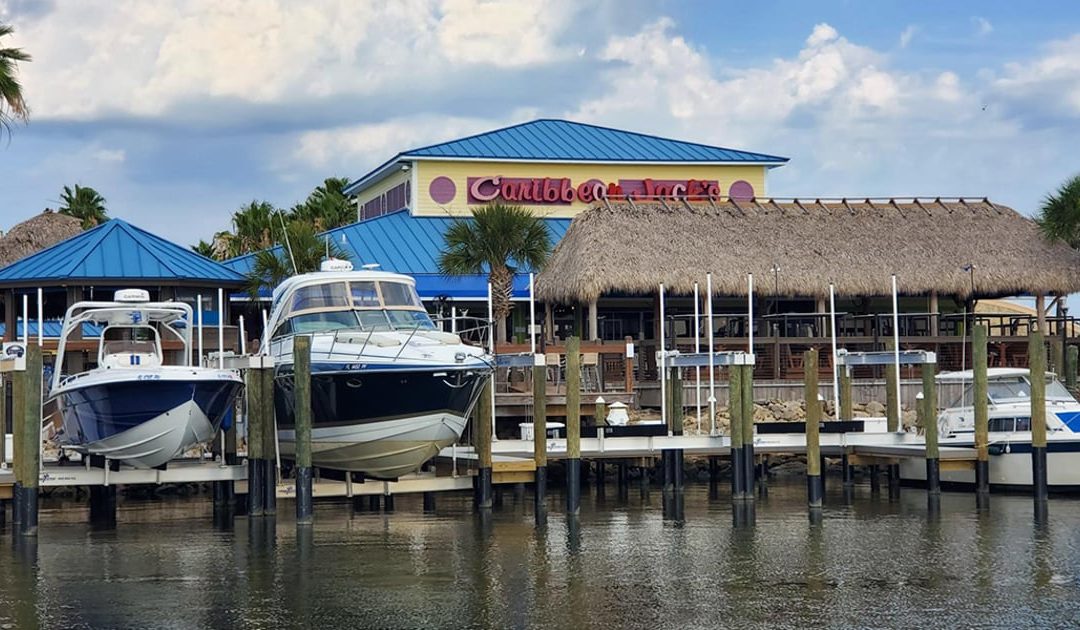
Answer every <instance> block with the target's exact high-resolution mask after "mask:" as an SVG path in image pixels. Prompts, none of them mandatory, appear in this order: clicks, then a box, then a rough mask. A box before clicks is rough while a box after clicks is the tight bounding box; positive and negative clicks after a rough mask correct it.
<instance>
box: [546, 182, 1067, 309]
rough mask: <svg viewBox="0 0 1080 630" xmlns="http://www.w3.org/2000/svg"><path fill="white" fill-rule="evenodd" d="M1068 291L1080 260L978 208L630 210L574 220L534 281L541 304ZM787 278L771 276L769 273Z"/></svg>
mask: <svg viewBox="0 0 1080 630" xmlns="http://www.w3.org/2000/svg"><path fill="white" fill-rule="evenodd" d="M968 264H974V265H975V272H974V279H975V294H976V295H978V296H987V297H991V296H1003V295H1017V294H1021V293H1071V292H1074V291H1078V290H1080V274H1078V273H1077V270H1078V269H1080V252H1077V251H1076V250H1073V249H1071V248H1070V247H1068V246H1066V245H1064V244H1061V243H1051V242H1048V241H1047V240H1046V239H1044V238H1043V236H1042V235H1041V234H1040V233H1039V230H1038V228H1037V226H1036V225H1035V222H1034V221H1032V220H1031V219H1030V218H1028V217H1025V216H1023V215H1021V214H1019V213H1018V212H1016V211H1015V210H1013V209H1011V208H1008V207H1005V206H1000V205H997V204H994V203H992V202H990V201H989V200H986V199H980V200H963V199H959V200H958V199H953V200H940V199H934V200H923V199H910V198H908V199H905V200H902V201H901V200H896V199H885V200H868V199H863V200H830V201H824V200H813V201H809V200H786V201H779V200H772V199H768V200H762V199H756V200H751V201H732V200H728V201H724V202H712V203H710V202H694V203H687V202H684V201H670V200H668V201H650V202H641V201H637V202H634V201H632V200H631V201H624V202H620V203H617V204H616V203H606V204H603V205H596V206H594V207H592V208H590V209H588V210H586V211H585V212H583V213H581V214H580V215H578V216H577V217H575V218H574V221H573V223H571V225H570V228H569V229H568V230H567V232H566V236H565V237H563V239H562V241H560V242H559V244H558V246H557V247H556V248H555V251H554V252H553V253H552V256H551V259H550V260H549V261H548V264H547V266H546V267H545V269H544V271H543V273H541V274H540V276H539V278H538V281H537V287H538V288H537V294H538V296H539V297H540V298H541V299H545V300H553V301H557V302H578V301H589V300H592V299H595V298H597V297H599V296H600V295H603V294H611V293H629V294H652V293H655V292H656V291H657V289H658V287H659V285H660V283H663V284H664V285H665V287H666V288H667V289H668V290H669V291H671V292H673V293H683V294H687V293H692V292H693V286H694V282H699V283H701V287H702V290H704V283H705V274H706V272H710V271H711V272H712V274H713V290H714V292H715V293H716V294H717V295H745V294H746V284H747V278H746V274H747V273H753V274H754V276H755V278H756V279H757V281H758V287H759V290H765V288H766V287H767V290H768V291H769V292H770V293H771V292H772V291H773V290H774V287H773V285H774V282H775V283H776V285H777V290H778V291H779V293H780V294H782V295H791V296H807V297H822V296H826V295H828V290H829V289H828V285H829V282H833V283H835V285H836V290H837V293H838V294H840V295H847V296H873V295H888V294H889V293H890V289H891V283H890V275H891V274H894V273H895V274H896V275H897V280H898V284H899V287H900V291H901V292H902V293H906V294H927V293H930V292H932V291H937V292H938V293H939V294H942V295H956V296H959V297H962V298H963V297H967V296H969V295H970V294H971V293H972V291H971V276H970V275H969V273H968V272H967V271H965V270H964V269H963V268H964V267H965V266H966V265H968ZM774 265H776V266H778V267H779V268H780V271H779V272H778V273H777V274H776V275H775V277H774V274H773V271H772V268H773V266H774Z"/></svg>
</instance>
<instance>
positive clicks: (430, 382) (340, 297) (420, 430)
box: [260, 259, 493, 479]
mask: <svg viewBox="0 0 1080 630" xmlns="http://www.w3.org/2000/svg"><path fill="white" fill-rule="evenodd" d="M297 335H308V336H310V337H311V405H312V430H311V451H312V463H313V465H314V466H317V467H322V468H330V469H336V470H344V471H354V472H361V473H364V474H365V475H367V476H369V477H374V478H379V479H396V478H398V477H400V476H402V475H404V474H407V473H410V472H413V471H416V470H417V469H419V468H420V466H422V465H423V464H424V463H425V462H427V461H428V460H429V459H431V458H432V457H434V456H435V455H436V454H437V453H438V452H439V451H440V450H441V449H443V448H445V447H446V446H449V445H451V444H453V443H454V442H456V441H457V440H458V439H459V438H460V437H461V434H462V432H463V431H464V429H465V425H466V423H467V421H468V418H469V414H470V412H471V410H472V408H473V406H474V405H475V404H476V401H477V399H478V398H479V396H480V392H481V390H482V386H483V384H484V382H485V380H486V379H487V378H488V377H489V376H490V374H491V372H492V369H493V360H492V357H491V356H490V355H489V354H488V353H487V352H485V351H484V349H483V348H480V347H477V346H472V345H468V344H465V343H463V342H462V340H461V338H460V337H459V336H458V335H457V334H454V333H449V332H444V331H441V330H439V329H438V328H437V327H436V325H435V323H434V322H433V321H432V319H431V317H430V316H429V315H428V313H427V311H426V310H425V309H424V306H423V304H422V303H421V301H420V298H419V296H418V295H417V292H416V282H415V280H414V279H413V278H411V277H409V276H406V275H402V274H397V273H389V272H385V271H379V270H376V269H360V270H354V269H353V267H352V264H351V263H350V262H348V261H342V260H334V259H331V260H327V261H324V262H323V264H322V266H321V270H320V271H317V272H312V273H306V274H301V275H297V276H294V277H292V278H289V279H287V280H285V281H284V282H283V283H281V284H280V285H279V286H278V287H277V288H276V289H275V290H274V293H273V306H272V310H271V314H270V316H269V318H268V321H267V326H266V331H265V332H264V336H263V340H262V343H261V346H260V348H261V352H262V353H263V354H266V355H269V356H271V357H273V359H274V370H275V378H274V407H275V414H276V418H277V427H278V439H279V444H280V448H281V453H282V455H283V456H284V457H286V458H292V457H293V456H294V454H295V430H294V413H293V404H294V396H293V341H294V339H295V338H296V336H297Z"/></svg>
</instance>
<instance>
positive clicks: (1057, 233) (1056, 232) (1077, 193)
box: [1035, 175, 1080, 248]
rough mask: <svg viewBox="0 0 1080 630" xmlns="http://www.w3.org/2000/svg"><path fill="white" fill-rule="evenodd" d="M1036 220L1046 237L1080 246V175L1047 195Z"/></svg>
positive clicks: (1072, 245)
mask: <svg viewBox="0 0 1080 630" xmlns="http://www.w3.org/2000/svg"><path fill="white" fill-rule="evenodd" d="M1035 222H1036V223H1038V224H1039V229H1040V230H1041V231H1042V233H1043V235H1044V236H1045V237H1046V238H1048V239H1050V240H1052V241H1064V242H1066V243H1068V244H1069V245H1070V246H1071V247H1073V248H1080V175H1075V176H1073V177H1072V178H1071V179H1069V180H1068V181H1066V182H1065V183H1064V184H1062V185H1061V187H1060V188H1058V190H1057V193H1055V194H1052V195H1047V196H1046V199H1044V200H1043V203H1042V206H1041V207H1040V208H1039V214H1038V216H1036V217H1035Z"/></svg>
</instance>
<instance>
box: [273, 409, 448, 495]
mask: <svg viewBox="0 0 1080 630" xmlns="http://www.w3.org/2000/svg"><path fill="white" fill-rule="evenodd" d="M467 421H468V419H467V418H466V417H462V416H459V415H456V414H450V413H433V414H426V415H421V416H413V417H409V418H397V419H394V420H386V421H382V422H369V423H364V424H353V425H347V426H335V427H315V428H313V429H312V432H311V459H312V465H314V466H316V467H319V468H330V469H335V470H347V471H363V472H364V473H365V474H367V475H368V476H371V477H375V478H381V479H396V478H398V477H400V476H402V475H405V474H408V473H411V472H414V471H416V470H417V469H419V468H420V466H422V465H423V464H424V462H427V461H428V460H430V459H431V458H432V457H434V456H435V455H437V454H438V453H439V451H440V450H442V449H443V448H445V447H447V446H450V445H451V444H453V443H454V442H456V441H457V440H458V439H459V438H460V437H461V434H462V432H463V431H464V430H465V424H466V422H467ZM278 439H279V440H280V443H281V454H282V456H283V457H285V458H287V459H292V458H293V457H294V456H295V454H296V433H295V431H293V430H291V429H290V430H280V431H278Z"/></svg>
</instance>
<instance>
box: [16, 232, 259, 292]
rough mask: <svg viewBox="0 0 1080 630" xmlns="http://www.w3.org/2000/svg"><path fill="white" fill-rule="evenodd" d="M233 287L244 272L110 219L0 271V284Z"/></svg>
mask: <svg viewBox="0 0 1080 630" xmlns="http://www.w3.org/2000/svg"><path fill="white" fill-rule="evenodd" d="M73 280H74V281H109V280H123V281H134V282H141V281H154V282H155V283H156V282H161V283H185V284H190V283H194V282H198V283H205V284H208V285H211V286H217V285H226V286H231V285H239V284H242V283H243V282H244V281H245V279H244V276H243V275H241V274H239V273H237V272H235V271H233V270H232V269H230V268H228V267H226V266H224V265H222V264H221V263H218V262H215V261H213V260H210V259H209V258H206V257H204V256H200V255H199V254H196V253H195V252H193V251H191V250H190V249H188V248H187V247H183V246H181V245H177V244H176V243H172V242H170V241H167V240H165V239H163V238H161V237H159V236H156V235H154V234H151V233H150V232H147V231H145V230H142V229H139V228H137V227H135V226H134V225H131V224H130V223H127V222H126V221H124V220H122V219H112V220H111V221H108V222H106V223H103V224H101V225H99V226H97V227H95V228H94V229H92V230H87V231H86V232H83V233H81V234H77V235H75V236H73V237H71V238H69V239H67V240H65V241H61V242H59V243H57V244H56V245H53V246H52V247H49V248H47V249H43V250H41V251H40V252H37V253H35V254H31V255H30V256H27V257H26V258H23V259H22V260H18V261H15V262H13V263H11V264H10V265H8V266H7V267H4V268H3V269H0V286H15V285H30V284H53V283H66V284H70V283H71V282H72V281H73Z"/></svg>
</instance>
